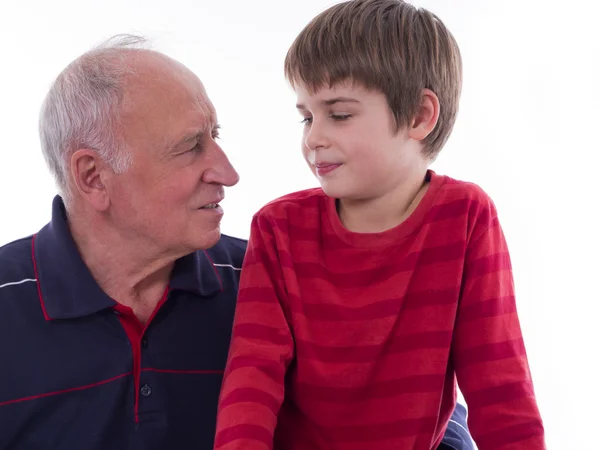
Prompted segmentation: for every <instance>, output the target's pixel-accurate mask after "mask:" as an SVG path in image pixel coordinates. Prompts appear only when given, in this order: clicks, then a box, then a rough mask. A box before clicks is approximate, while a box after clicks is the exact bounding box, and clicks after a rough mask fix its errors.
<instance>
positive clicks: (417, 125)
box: [408, 89, 440, 141]
mask: <svg viewBox="0 0 600 450" xmlns="http://www.w3.org/2000/svg"><path fill="white" fill-rule="evenodd" d="M439 117H440V101H439V99H438V97H437V95H435V93H434V92H433V91H432V90H430V89H423V92H422V93H421V104H420V106H419V109H418V110H417V114H416V115H415V117H414V119H413V121H412V123H411V124H410V127H408V135H409V137H410V138H412V139H415V140H417V141H422V140H423V139H425V138H426V137H427V136H428V135H429V133H431V132H432V131H433V129H434V128H435V126H436V124H437V121H438V118H439Z"/></svg>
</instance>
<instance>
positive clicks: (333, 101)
mask: <svg viewBox="0 0 600 450" xmlns="http://www.w3.org/2000/svg"><path fill="white" fill-rule="evenodd" d="M321 103H322V104H323V105H325V106H331V105H335V104H336V103H360V102H359V101H358V100H357V99H355V98H352V97H334V98H328V99H327V100H322V101H321ZM296 108H298V109H300V110H306V106H304V105H303V104H302V103H298V104H297V105H296Z"/></svg>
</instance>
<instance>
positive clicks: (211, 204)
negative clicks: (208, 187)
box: [200, 203, 219, 209]
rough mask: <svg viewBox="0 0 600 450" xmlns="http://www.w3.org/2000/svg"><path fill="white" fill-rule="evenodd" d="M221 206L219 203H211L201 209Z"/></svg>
mask: <svg viewBox="0 0 600 450" xmlns="http://www.w3.org/2000/svg"><path fill="white" fill-rule="evenodd" d="M218 206H219V204H218V203H209V204H208V205H204V206H202V207H201V208H200V209H215V208H217V207H218Z"/></svg>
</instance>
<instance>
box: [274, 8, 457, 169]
mask: <svg viewBox="0 0 600 450" xmlns="http://www.w3.org/2000/svg"><path fill="white" fill-rule="evenodd" d="M285 76H286V78H287V79H288V80H289V82H290V83H291V84H292V86H295V85H296V84H297V83H302V84H304V85H305V86H306V87H307V88H308V89H310V90H313V91H317V90H318V89H319V88H320V87H322V86H324V85H325V84H328V85H329V86H333V85H335V84H336V83H339V82H342V81H345V80H352V81H353V82H359V83H362V84H363V85H364V86H365V87H366V88H368V89H376V90H379V91H381V92H383V94H384V95H385V96H386V98H387V101H388V104H389V106H390V109H391V110H392V113H393V115H394V118H395V121H396V126H397V129H400V128H401V127H403V126H406V125H408V124H409V123H410V122H411V120H412V119H413V118H414V116H415V115H416V113H417V111H418V108H419V105H420V104H421V99H422V98H421V95H422V91H423V89H425V88H427V89H430V90H432V91H433V92H435V94H436V95H437V96H438V99H439V102H440V116H439V119H438V122H437V125H436V127H435V128H434V129H433V131H432V132H431V133H430V134H429V135H428V136H427V138H426V139H425V140H424V153H425V156H426V157H428V158H430V159H431V160H433V159H435V158H436V157H437V155H438V154H439V152H440V151H441V149H442V147H443V146H444V144H445V143H446V141H447V140H448V137H449V136H450V133H451V132H452V128H453V126H454V122H455V120H456V115H457V112H458V103H459V98H460V91H461V87H462V61H461V56H460V50H459V48H458V45H457V43H456V41H455V39H454V37H453V36H452V34H451V33H450V31H448V29H447V28H446V27H445V25H444V24H443V23H442V21H441V20H440V19H439V18H438V17H437V16H435V15H434V14H432V13H431V12H429V11H427V10H425V9H421V8H416V7H415V6H413V5H411V4H408V3H406V2H404V1H402V0H350V1H346V2H343V3H339V4H337V5H334V6H332V7H331V8H329V9H327V10H325V11H324V12H322V13H321V14H319V15H318V16H317V17H315V18H314V19H313V20H312V21H311V22H310V23H309V24H308V25H307V26H306V27H305V28H304V30H302V32H301V33H300V34H299V35H298V37H297V38H296V40H295V41H294V43H293V44H292V46H291V47H290V49H289V51H288V53H287V56H286V58H285Z"/></svg>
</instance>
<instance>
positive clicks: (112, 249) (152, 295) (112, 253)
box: [68, 215, 183, 323]
mask: <svg viewBox="0 0 600 450" xmlns="http://www.w3.org/2000/svg"><path fill="white" fill-rule="evenodd" d="M68 223H69V228H70V230H71V234H72V236H73V240H74V241H75V244H76V245H77V248H78V250H79V253H80V254H81V257H82V259H83V262H84V263H85V265H86V266H87V268H88V269H89V271H90V272H91V274H92V276H93V277H94V279H95V280H96V282H97V283H98V285H99V286H100V288H102V290H103V291H104V292H105V293H106V294H107V295H108V296H109V297H111V298H112V299H113V300H115V301H117V302H118V303H121V304H122V305H125V306H128V307H130V308H131V309H132V310H133V312H134V314H135V315H136V316H137V317H138V319H139V320H140V321H141V322H142V323H145V322H146V321H147V320H148V319H149V317H150V315H151V314H152V312H153V311H154V309H155V308H156V305H157V304H158V303H159V302H160V300H161V298H162V296H163V294H164V292H165V289H166V288H167V286H168V284H169V280H170V276H171V271H172V269H173V265H174V263H175V260H176V259H177V258H179V257H180V256H183V255H175V254H166V253H162V254H161V253H160V252H158V251H157V250H156V249H154V248H153V246H152V245H148V243H144V242H137V241H134V240H132V239H128V238H124V237H123V236H122V235H120V234H119V233H118V231H117V230H114V229H111V228H110V227H109V226H106V225H105V224H104V223H102V221H97V220H87V219H85V218H84V217H83V216H82V217H79V216H78V215H76V216H72V217H69V219H68ZM99 223H100V225H99Z"/></svg>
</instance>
